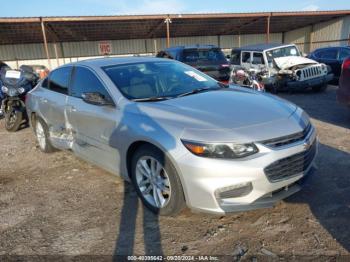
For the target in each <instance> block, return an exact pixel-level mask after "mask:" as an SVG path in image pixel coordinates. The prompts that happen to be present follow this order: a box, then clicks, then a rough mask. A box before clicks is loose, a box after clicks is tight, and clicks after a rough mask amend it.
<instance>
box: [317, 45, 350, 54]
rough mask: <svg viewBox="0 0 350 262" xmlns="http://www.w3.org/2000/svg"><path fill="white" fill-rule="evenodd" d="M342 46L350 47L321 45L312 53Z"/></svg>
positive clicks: (347, 47) (349, 47) (348, 47)
mask: <svg viewBox="0 0 350 262" xmlns="http://www.w3.org/2000/svg"><path fill="white" fill-rule="evenodd" d="M340 48H346V49H350V46H326V47H320V48H317V49H315V50H314V51H312V52H311V53H314V52H318V51H321V50H327V49H340Z"/></svg>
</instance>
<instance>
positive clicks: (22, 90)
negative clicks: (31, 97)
mask: <svg viewBox="0 0 350 262" xmlns="http://www.w3.org/2000/svg"><path fill="white" fill-rule="evenodd" d="M25 91H26V90H25V89H24V88H23V87H20V88H18V92H19V93H20V94H23V93H24V92H25Z"/></svg>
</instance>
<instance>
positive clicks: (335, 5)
mask: <svg viewBox="0 0 350 262" xmlns="http://www.w3.org/2000/svg"><path fill="white" fill-rule="evenodd" d="M343 9H350V0H332V1H331V0H265V1H261V0H260V1H259V0H239V1H238V0H226V1H225V0H165V1H164V0H163V1H161V0H10V1H9V0H0V17H22V16H83V15H125V14H179V13H213V12H216V13H218V12H226V13H228V12H233V13H238V12H273V11H317V10H343Z"/></svg>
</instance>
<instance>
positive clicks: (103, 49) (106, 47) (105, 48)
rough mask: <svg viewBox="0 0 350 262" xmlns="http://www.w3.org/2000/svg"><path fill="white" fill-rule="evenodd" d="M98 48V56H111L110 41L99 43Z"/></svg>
mask: <svg viewBox="0 0 350 262" xmlns="http://www.w3.org/2000/svg"><path fill="white" fill-rule="evenodd" d="M98 47H99V48H98V50H99V54H100V55H110V54H112V43H111V42H110V41H101V42H99V43H98Z"/></svg>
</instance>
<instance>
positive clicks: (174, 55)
mask: <svg viewBox="0 0 350 262" xmlns="http://www.w3.org/2000/svg"><path fill="white" fill-rule="evenodd" d="M168 55H169V57H168V58H170V59H176V51H168Z"/></svg>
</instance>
